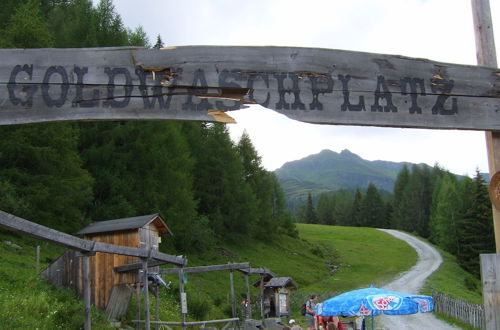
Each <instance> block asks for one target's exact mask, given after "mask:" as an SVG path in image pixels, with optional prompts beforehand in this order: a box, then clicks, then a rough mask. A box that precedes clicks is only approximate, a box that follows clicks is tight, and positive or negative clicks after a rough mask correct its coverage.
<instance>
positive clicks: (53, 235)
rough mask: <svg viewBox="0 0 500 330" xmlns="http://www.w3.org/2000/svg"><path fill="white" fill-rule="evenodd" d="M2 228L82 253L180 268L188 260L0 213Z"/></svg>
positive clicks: (0, 225)
mask: <svg viewBox="0 0 500 330" xmlns="http://www.w3.org/2000/svg"><path fill="white" fill-rule="evenodd" d="M0 227H4V228H6V229H9V230H14V231H18V232H22V233H25V234H28V235H30V236H33V237H35V238H40V239H43V240H45V241H48V242H52V243H55V244H58V245H62V246H65V247H67V248H70V249H73V250H77V251H81V252H105V253H115V254H121V255H127V256H134V257H141V258H148V259H153V260H158V261H163V262H165V263H171V264H174V265H178V266H184V265H185V264H186V260H185V259H184V258H181V257H177V256H172V255H168V254H165V253H161V252H158V251H155V250H146V249H138V248H133V247H128V246H120V245H114V244H107V243H101V242H95V241H89V240H85V239H81V238H78V237H75V236H72V235H69V234H66V233H63V232H60V231H57V230H54V229H51V228H48V227H45V226H42V225H39V224H36V223H34V222H31V221H28V220H25V219H22V218H19V217H16V216H14V215H12V214H9V213H6V212H3V211H0Z"/></svg>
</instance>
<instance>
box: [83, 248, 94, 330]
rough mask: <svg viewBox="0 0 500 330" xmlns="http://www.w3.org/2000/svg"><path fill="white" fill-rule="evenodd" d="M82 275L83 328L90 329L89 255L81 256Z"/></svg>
mask: <svg viewBox="0 0 500 330" xmlns="http://www.w3.org/2000/svg"><path fill="white" fill-rule="evenodd" d="M82 262H83V263H82V273H83V274H82V277H83V306H84V320H85V321H84V329H85V330H90V329H92V321H91V315H90V278H89V274H90V262H89V256H88V255H84V256H83V257H82Z"/></svg>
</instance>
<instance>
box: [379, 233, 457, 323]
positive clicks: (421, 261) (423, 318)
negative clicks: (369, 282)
mask: <svg viewBox="0 0 500 330" xmlns="http://www.w3.org/2000/svg"><path fill="white" fill-rule="evenodd" d="M380 230H381V231H384V232H386V233H388V234H390V235H392V236H394V237H396V238H398V239H401V240H403V241H405V242H407V243H408V244H409V245H410V246H411V247H413V248H414V249H415V250H416V251H417V253H418V262H417V263H416V264H415V266H413V268H411V269H410V270H409V271H407V272H405V273H403V274H401V275H400V276H399V277H398V278H396V279H395V280H394V281H392V282H390V283H388V284H387V285H385V286H384V287H383V288H384V289H388V290H393V291H401V292H406V293H414V294H418V293H419V290H420V289H421V288H422V286H423V285H424V282H425V280H426V279H427V277H429V276H430V275H431V274H432V273H433V272H434V271H435V270H436V269H438V267H439V265H440V264H441V263H442V262H443V259H442V258H441V255H440V254H439V252H438V251H437V250H436V249H435V248H433V247H432V246H430V245H429V244H427V243H425V242H423V241H421V240H419V239H418V238H416V237H413V236H411V235H408V234H405V233H402V232H399V231H397V230H392V229H380ZM379 318H380V324H382V326H383V328H384V329H390V330H396V329H397V330H402V329H409V330H413V329H415V330H417V329H418V330H422V329H436V330H437V329H459V328H456V327H453V326H450V325H449V324H447V323H445V322H443V321H441V320H438V319H437V318H436V317H435V316H434V315H433V314H432V313H425V314H414V315H401V316H390V315H382V316H379Z"/></svg>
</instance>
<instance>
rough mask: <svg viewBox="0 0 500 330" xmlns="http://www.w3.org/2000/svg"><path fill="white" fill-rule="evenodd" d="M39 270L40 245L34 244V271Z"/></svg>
mask: <svg viewBox="0 0 500 330" xmlns="http://www.w3.org/2000/svg"><path fill="white" fill-rule="evenodd" d="M39 271H40V245H37V246H36V272H37V273H38V272H39Z"/></svg>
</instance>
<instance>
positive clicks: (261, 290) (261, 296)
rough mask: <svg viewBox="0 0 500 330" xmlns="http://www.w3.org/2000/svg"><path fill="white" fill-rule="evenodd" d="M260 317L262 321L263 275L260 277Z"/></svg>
mask: <svg viewBox="0 0 500 330" xmlns="http://www.w3.org/2000/svg"><path fill="white" fill-rule="evenodd" d="M260 317H261V319H264V275H261V276H260Z"/></svg>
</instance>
